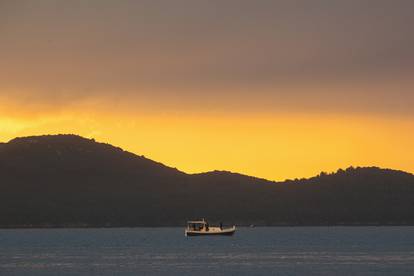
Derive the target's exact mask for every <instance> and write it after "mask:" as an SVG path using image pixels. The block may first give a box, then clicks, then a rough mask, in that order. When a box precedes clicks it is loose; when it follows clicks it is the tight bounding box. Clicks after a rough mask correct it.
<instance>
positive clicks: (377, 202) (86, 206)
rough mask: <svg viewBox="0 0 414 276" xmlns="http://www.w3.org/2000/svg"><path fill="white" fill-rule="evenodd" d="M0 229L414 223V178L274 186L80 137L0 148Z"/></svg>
mask: <svg viewBox="0 0 414 276" xmlns="http://www.w3.org/2000/svg"><path fill="white" fill-rule="evenodd" d="M0 179H1V180H0V189H1V193H0V227H67V226H77V227H83V226H88V227H92V226H173V225H183V224H184V223H185V221H186V220H187V219H190V218H199V217H206V218H209V219H210V220H212V221H218V220H223V221H225V222H228V223H236V224H238V225H241V224H242V225H249V224H255V225H387V224H393V225H414V176H413V175H412V174H409V173H405V172H402V171H395V170H389V169H380V168H376V167H369V168H348V169H346V170H338V171H337V172H336V173H333V174H324V173H321V174H320V175H319V176H316V177H313V178H310V179H301V180H289V181H285V182H271V181H267V180H265V179H259V178H255V177H250V176H245V175H241V174H235V173H230V172H224V171H213V172H208V173H201V174H186V173H184V172H181V171H179V170H177V169H175V168H171V167H167V166H165V165H163V164H161V163H158V162H154V161H152V160H149V159H147V158H145V157H143V156H138V155H135V154H132V153H130V152H126V151H123V150H122V149H120V148H117V147H114V146H111V145H109V144H103V143H97V142H95V141H94V140H90V139H85V138H82V137H79V136H76V135H49V136H32V137H24V138H16V139H13V140H11V141H10V142H8V143H2V144H0Z"/></svg>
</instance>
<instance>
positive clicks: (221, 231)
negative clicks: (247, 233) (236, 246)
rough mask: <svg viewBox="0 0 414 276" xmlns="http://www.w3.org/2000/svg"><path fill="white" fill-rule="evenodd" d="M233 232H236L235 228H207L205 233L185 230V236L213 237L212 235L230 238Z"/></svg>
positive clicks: (203, 230)
mask: <svg viewBox="0 0 414 276" xmlns="http://www.w3.org/2000/svg"><path fill="white" fill-rule="evenodd" d="M235 232H236V226H233V227H230V228H220V227H209V229H208V231H206V230H205V229H201V230H191V229H185V235H186V236H214V235H224V236H231V235H233V234H234V233H235Z"/></svg>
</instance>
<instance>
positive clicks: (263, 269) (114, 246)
mask: <svg viewBox="0 0 414 276" xmlns="http://www.w3.org/2000/svg"><path fill="white" fill-rule="evenodd" d="M190 274H191V275H200V274H201V275H212V274H216V275H236V274H237V275H269V274H272V275H305V274H306V275H351V274H353V275H414V227H263V228H239V229H238V232H236V235H235V236H233V237H192V238H186V237H184V231H183V229H182V228H119V229H35V230H0V275H2V276H3V275H190Z"/></svg>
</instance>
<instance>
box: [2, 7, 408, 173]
mask: <svg viewBox="0 0 414 276" xmlns="http://www.w3.org/2000/svg"><path fill="white" fill-rule="evenodd" d="M413 11H414V2H413V1H409V0H406V1H404V0H394V1H388V0H387V1H386V0H375V1H374V0H372V1H369V0H358V1H356V0H347V1H345V0H343V1H339V0H337V1H334V0H314V1H305V0H298V1H295V0H290V1H287V0H286V1H284V0H283V1H282V0H274V1H267V0H262V1H245V0H238V1H235V0H223V1H213V0H210V1H200V0H176V1H167V0H165V1H160V0H151V1H150V0H148V1H147V0H142V1H127V0H125V1H107V0H90V1H76V0H74V1H63V0H55V1H51V0H45V1H43V0H39V1H19V0H17V1H8V0H0V142H7V141H8V140H10V139H12V138H14V137H17V136H28V135H41V134H57V133H74V134H79V135H82V136H85V137H89V138H95V139H96V140H98V141H101V142H106V143H110V144H113V145H116V146H120V147H122V148H124V149H125V150H128V151H131V152H134V153H137V154H139V155H145V156H146V157H148V158H151V159H154V160H156V161H159V162H162V163H164V164H166V165H168V166H171V167H177V168H178V169H180V170H183V171H185V172H188V173H195V172H204V171H209V170H214V169H218V170H228V171H233V172H239V173H244V174H249V175H254V176H258V177H263V178H267V179H271V180H284V179H288V178H289V179H292V178H301V177H310V176H313V175H316V174H318V173H319V172H320V171H327V172H332V171H335V170H337V169H338V168H345V167H348V166H351V165H352V166H380V167H387V168H394V169H401V170H405V171H409V172H414V147H413V144H414V143H413V142H412V141H414V108H413V106H414V77H413V75H414V74H413V73H414V50H413V49H414V32H413V31H412V26H414V17H413V16H412V13H413Z"/></svg>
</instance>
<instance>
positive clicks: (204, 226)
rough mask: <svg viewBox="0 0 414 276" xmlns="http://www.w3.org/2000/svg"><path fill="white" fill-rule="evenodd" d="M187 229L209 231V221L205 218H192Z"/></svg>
mask: <svg viewBox="0 0 414 276" xmlns="http://www.w3.org/2000/svg"><path fill="white" fill-rule="evenodd" d="M187 229H188V230H190V231H208V229H209V225H208V222H207V221H205V220H204V219H203V220H190V221H188V222H187Z"/></svg>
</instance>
